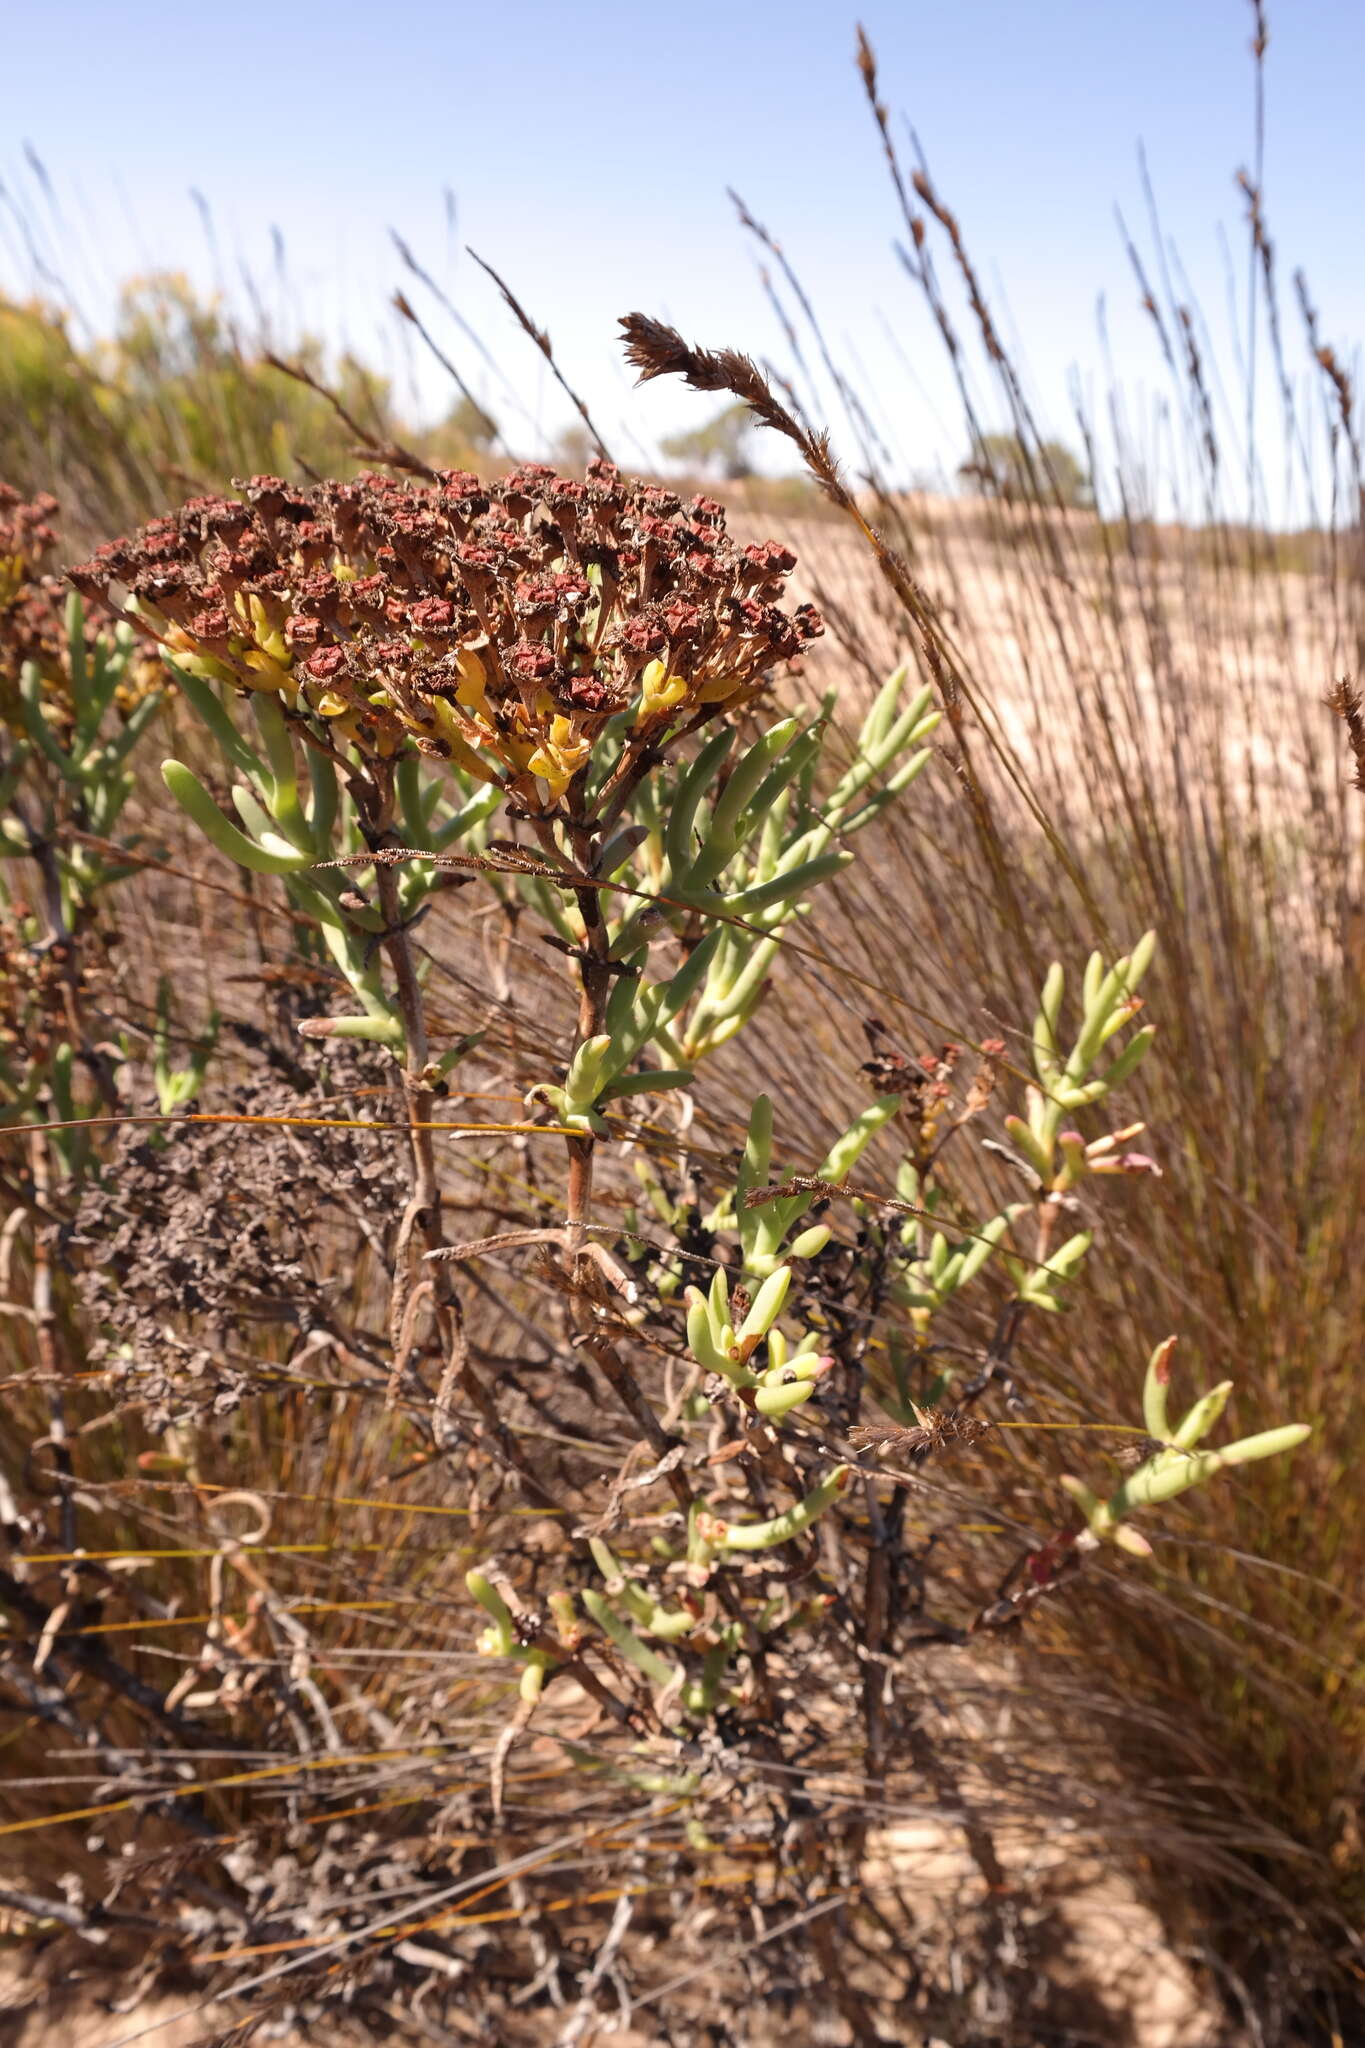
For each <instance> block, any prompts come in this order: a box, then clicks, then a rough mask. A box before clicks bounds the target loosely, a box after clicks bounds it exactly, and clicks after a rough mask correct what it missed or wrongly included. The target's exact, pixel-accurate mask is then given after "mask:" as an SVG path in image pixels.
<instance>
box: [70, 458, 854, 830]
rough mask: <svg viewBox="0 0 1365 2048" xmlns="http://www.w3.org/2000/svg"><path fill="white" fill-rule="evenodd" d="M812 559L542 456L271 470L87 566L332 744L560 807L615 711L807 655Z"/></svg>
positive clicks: (120, 598)
mask: <svg viewBox="0 0 1365 2048" xmlns="http://www.w3.org/2000/svg"><path fill="white" fill-rule="evenodd" d="M795 559H796V558H795V556H794V555H792V554H791V553H790V552H789V551H788V550H787V549H786V548H784V547H781V546H780V545H778V544H777V543H774V542H768V543H766V544H762V545H755V546H748V547H740V546H738V545H737V544H736V543H735V542H734V541H732V540H731V539H730V537H729V535H728V534H727V532H726V526H725V514H724V512H723V510H722V508H721V507H720V506H719V505H718V504H716V503H714V502H713V501H712V500H710V499H707V498H702V497H698V498H694V499H693V500H692V501H691V503H690V504H688V505H686V506H684V505H683V503H682V502H681V500H680V499H679V498H678V497H677V496H676V495H675V494H674V493H673V492H671V491H668V490H663V489H661V488H659V487H658V486H656V485H652V484H641V483H636V482H633V481H630V480H629V479H627V478H624V477H622V476H621V475H620V473H619V472H618V471H617V470H616V469H615V468H614V467H613V466H612V465H611V464H610V463H607V462H603V461H597V462H593V463H591V464H590V465H589V467H588V471H587V475H586V480H585V481H583V482H578V481H575V480H574V479H571V478H568V477H561V476H558V475H556V473H555V471H554V470H552V469H549V468H547V467H545V466H544V465H541V464H529V465H526V466H524V467H523V468H521V469H518V470H514V471H513V472H512V473H511V474H510V475H509V476H505V477H502V478H500V479H498V480H496V481H492V482H488V483H481V482H480V481H479V479H478V478H477V477H474V476H471V475H469V474H468V473H467V472H465V471H461V470H449V471H446V472H444V473H442V474H441V475H440V476H439V477H438V478H437V480H436V482H435V483H433V484H431V485H423V486H420V487H418V486H413V485H410V484H407V483H399V482H396V481H395V480H393V479H391V478H389V477H385V476H378V475H365V476H361V477H359V478H357V479H356V481H355V482H354V483H324V484H320V485H317V486H316V487H314V488H310V489H305V490H298V489H295V488H293V487H292V486H291V485H288V484H285V483H282V482H281V481H280V480H279V479H278V478H274V477H256V478H253V479H252V481H251V482H250V483H248V484H246V485H245V486H244V487H243V496H242V500H241V501H240V502H239V501H238V500H237V499H234V498H201V499H196V500H194V501H193V502H192V503H190V504H188V505H185V506H183V507H182V508H181V510H180V511H179V512H178V513H176V514H175V515H174V516H172V517H170V518H166V519H159V520H155V521H153V522H152V524H151V525H149V526H147V527H144V528H143V530H142V531H141V532H140V533H139V534H137V535H136V536H135V537H134V538H132V539H131V540H126V541H118V542H114V543H111V544H110V545H109V546H107V547H105V548H102V549H101V550H100V551H99V552H98V553H97V554H96V555H95V557H94V558H93V560H91V561H90V562H88V563H85V564H84V565H83V566H82V567H81V568H79V569H77V570H75V571H73V572H72V580H73V581H74V582H75V583H76V586H77V588H78V589H79V590H81V592H82V593H83V594H86V595H88V596H91V597H94V598H98V599H101V600H104V599H111V598H112V599H113V600H114V601H117V602H120V603H121V604H122V605H123V606H124V607H125V615H126V616H131V617H133V618H134V619H135V620H136V621H137V622H138V623H139V625H140V626H141V627H142V629H143V630H144V631H146V632H149V633H151V634H152V635H153V636H154V637H155V638H156V639H157V640H159V641H160V642H161V643H162V645H163V646H164V647H165V649H166V651H167V653H168V654H169V655H170V657H171V658H172V660H173V661H175V662H176V663H177V665H179V666H181V667H182V668H187V669H190V670H192V671H193V672H195V673H197V674H199V675H201V676H206V677H211V678H213V679H214V680H216V681H218V682H222V683H229V684H233V685H236V686H238V687H239V688H243V689H248V690H270V691H275V692H278V694H279V695H280V697H281V698H282V699H283V700H284V702H285V704H286V705H287V706H288V707H290V708H291V709H292V710H294V711H295V712H296V713H297V714H300V715H304V716H306V717H307V718H308V719H309V721H310V723H311V724H312V726H313V729H314V734H315V736H317V737H321V738H323V739H324V740H333V739H334V740H335V741H337V742H340V743H344V744H347V745H351V746H355V747H357V748H358V749H359V750H360V751H361V753H362V754H364V755H366V756H367V757H369V758H371V759H376V758H377V759H381V760H382V759H385V758H389V757H391V756H393V755H394V754H395V753H396V752H397V751H398V750H399V749H400V748H401V747H402V746H403V744H404V742H405V740H406V739H407V738H408V737H411V738H412V739H414V740H415V741H416V742H417V744H418V746H419V747H421V749H422V750H423V751H424V752H425V753H428V754H431V755H435V756H438V757H442V758H445V759H453V760H455V761H456V762H457V763H458V764H459V765H460V766H461V767H463V768H464V769H466V770H467V771H468V772H469V773H471V774H473V775H476V776H477V777H479V778H480V779H481V780H483V781H485V782H503V783H504V784H505V785H506V786H507V787H508V788H509V789H510V790H511V791H512V792H513V793H514V794H515V795H516V796H517V797H518V798H519V800H520V801H521V802H523V803H524V804H526V805H527V806H528V807H530V808H532V809H535V810H543V809H544V808H545V807H546V804H547V802H548V803H551V804H552V803H554V802H556V801H557V800H558V799H559V798H560V797H561V796H562V795H563V793H564V791H565V790H566V788H567V787H568V785H569V784H570V782H571V781H572V780H573V778H574V776H575V775H576V774H577V773H578V772H579V770H580V769H582V768H584V767H585V766H586V764H587V763H588V761H589V758H590V756H591V753H592V749H593V742H594V740H595V739H596V737H597V735H598V734H599V733H600V732H601V730H602V729H603V727H604V726H605V725H606V724H607V722H608V721H609V720H610V719H611V718H612V717H613V716H614V715H616V714H618V713H621V712H624V711H626V710H628V709H630V708H631V707H634V713H635V715H634V721H633V723H634V728H635V730H636V731H637V732H639V731H649V730H654V729H658V730H661V729H662V728H663V727H665V726H667V725H669V724H671V723H672V722H673V721H674V720H676V719H677V718H678V716H679V715H680V714H683V713H685V712H686V711H687V710H690V709H691V708H693V707H694V706H699V705H706V704H714V703H717V702H721V701H730V700H731V699H733V698H735V697H737V696H738V695H739V693H741V692H742V691H744V690H746V689H748V688H750V687H752V686H753V685H754V684H755V683H757V682H759V681H760V680H761V679H762V678H763V677H764V676H765V675H766V674H767V673H768V672H769V671H770V670H771V669H772V668H773V667H774V666H776V665H777V664H780V663H783V662H788V661H790V660H792V659H793V658H794V657H795V656H797V655H798V654H799V653H800V652H801V649H802V648H803V647H804V646H805V644H806V642H807V641H808V640H810V639H811V638H812V637H814V635H815V634H817V633H818V632H820V630H821V622H820V619H819V616H818V614H817V613H816V612H815V611H814V609H813V608H812V607H811V606H809V605H803V606H800V607H798V608H797V609H796V611H795V612H793V613H788V612H785V611H783V610H782V609H781V607H780V605H779V603H778V600H779V599H780V598H781V596H782V594H783V591H784V588H785V585H786V581H787V578H788V577H789V575H790V573H791V571H792V569H793V568H794V567H795Z"/></svg>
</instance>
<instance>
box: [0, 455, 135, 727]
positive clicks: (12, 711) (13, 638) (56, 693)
mask: <svg viewBox="0 0 1365 2048" xmlns="http://www.w3.org/2000/svg"><path fill="white" fill-rule="evenodd" d="M57 509H58V508H57V500H56V499H55V498H52V497H49V496H47V495H46V494H44V495H42V496H41V497H37V498H24V497H23V496H22V495H21V493H20V492H18V491H16V490H15V489H14V488H13V486H12V485H10V484H4V483H0V725H7V726H10V727H11V728H12V729H14V730H16V731H17V730H20V729H21V726H22V720H21V717H20V710H19V694H18V693H19V681H20V677H21V676H22V674H23V671H24V669H25V668H26V666H27V665H28V664H29V663H30V662H32V663H33V665H34V666H35V667H36V669H37V671H38V674H39V676H40V678H41V680H42V692H43V699H44V703H45V708H46V714H47V716H48V718H49V720H50V722H51V723H52V724H53V725H55V726H56V727H57V728H58V730H59V731H65V730H66V729H67V728H68V727H69V726H70V724H71V721H72V718H73V715H74V706H73V704H72V700H71V676H70V660H71V650H70V644H69V640H68V636H67V624H66V606H67V599H68V597H69V596H70V591H69V589H68V586H67V584H66V582H65V581H64V579H63V578H62V577H60V576H56V575H52V574H50V573H45V572H46V571H47V570H48V569H49V566H50V564H51V562H52V560H53V558H54V556H55V552H56V546H57V534H56V529H55V527H54V525H53V521H54V519H55V518H56V515H57ZM113 624H114V620H113V617H112V615H111V614H110V613H109V612H108V611H107V609H106V608H105V607H104V606H103V605H101V604H90V605H88V606H87V608H86V614H85V638H86V644H87V648H88V647H89V644H90V642H91V641H93V640H94V639H95V638H96V637H97V636H98V635H99V634H101V633H107V632H108V631H109V630H110V629H111V628H112V626H113ZM150 666H151V665H150V664H148V667H149V668H150ZM156 666H158V667H159V664H156ZM150 680H151V679H150V677H149V676H148V675H146V674H144V673H143V671H142V670H141V669H135V670H134V671H133V672H131V673H129V674H127V675H126V676H125V678H124V682H123V684H122V685H121V686H120V690H119V692H118V694H117V696H116V698H115V708H116V709H117V710H120V711H124V712H126V711H128V710H129V709H131V708H132V705H133V704H134V703H136V702H137V701H138V700H139V699H140V697H141V696H143V695H144V694H145V692H146V689H147V687H148V686H149V681H150Z"/></svg>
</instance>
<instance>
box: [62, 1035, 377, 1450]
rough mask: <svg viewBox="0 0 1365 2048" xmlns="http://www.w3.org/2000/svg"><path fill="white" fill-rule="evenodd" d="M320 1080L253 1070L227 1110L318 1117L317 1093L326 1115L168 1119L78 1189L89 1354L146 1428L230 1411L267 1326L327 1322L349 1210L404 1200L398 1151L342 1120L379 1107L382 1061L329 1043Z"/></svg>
mask: <svg viewBox="0 0 1365 2048" xmlns="http://www.w3.org/2000/svg"><path fill="white" fill-rule="evenodd" d="M325 1074H326V1088H325V1091H324V1090H323V1088H322V1087H321V1086H319V1087H317V1089H316V1091H315V1090H314V1088H313V1087H312V1086H310V1083H309V1077H308V1076H307V1075H304V1074H300V1075H299V1076H298V1077H297V1081H296V1082H295V1083H290V1082H287V1081H283V1080H280V1079H278V1078H276V1077H274V1076H273V1075H272V1074H270V1073H266V1072H261V1071H258V1072H257V1073H256V1074H255V1075H254V1076H253V1077H252V1078H251V1079H250V1080H249V1081H247V1082H246V1083H244V1084H243V1085H242V1086H241V1087H240V1088H238V1089H237V1090H236V1091H235V1094H234V1097H233V1098H232V1100H231V1101H230V1102H229V1103H228V1104H227V1105H225V1107H226V1108H227V1109H228V1111H229V1113H232V1112H235V1113H236V1114H238V1115H240V1116H241V1117H243V1118H244V1119H249V1118H252V1117H287V1116H291V1115H293V1116H301V1115H310V1114H311V1115H314V1116H316V1114H317V1104H316V1094H323V1093H324V1092H325V1100H326V1105H327V1106H326V1108H325V1109H324V1110H323V1112H322V1118H321V1120H320V1121H318V1122H314V1123H310V1124H307V1125H301V1126H299V1127H291V1126H288V1125H281V1124H276V1125H272V1126H263V1125H260V1124H252V1123H250V1122H243V1123H240V1124H236V1123H232V1122H225V1123H222V1124H210V1125H187V1124H183V1123H181V1124H176V1123H172V1124H169V1125H167V1127H166V1128H165V1130H164V1131H163V1132H162V1133H161V1134H160V1135H159V1136H158V1137H156V1138H155V1139H151V1138H149V1137H148V1135H147V1133H146V1131H145V1130H144V1129H143V1128H142V1127H141V1126H140V1125H136V1124H130V1125H126V1126H124V1127H123V1128H122V1129H120V1131H119V1133H118V1138H117V1141H116V1143H115V1145H114V1148H113V1155H112V1158H111V1160H110V1162H109V1164H108V1167H107V1170H106V1172H105V1173H104V1175H103V1176H102V1177H101V1178H100V1179H98V1180H92V1181H91V1182H89V1183H88V1184H87V1186H86V1187H85V1189H84V1191H83V1193H82V1196H81V1202H80V1207H79V1210H78V1212H77V1215H76V1220H75V1224H74V1227H73V1228H72V1229H71V1231H70V1232H69V1234H68V1237H67V1240H66V1247H67V1251H68V1254H69V1255H71V1257H72V1258H73V1262H74V1264H75V1266H76V1268H77V1278H76V1288H77V1292H78V1294H79V1297H80V1299H81V1302H82V1304H83V1306H84V1308H85V1310H86V1313H87V1314H88V1315H89V1317H90V1319H91V1321H92V1323H93V1325H94V1327H95V1329H96V1331H97V1332H98V1335H97V1336H96V1337H95V1339H94V1341H93V1343H92V1345H91V1348H90V1351H89V1357H90V1359H91V1361H92V1363H107V1364H108V1365H109V1366H110V1368H111V1369H112V1371H113V1372H114V1373H115V1375H116V1376H117V1377H118V1378H119V1379H121V1380H122V1381H123V1382H124V1383H125V1384H126V1386H127V1387H128V1389H129V1390H130V1392H131V1393H132V1394H133V1396H134V1397H135V1398H137V1399H139V1400H141V1401H144V1402H146V1403H147V1404H148V1405H147V1409H146V1413H147V1416H148V1418H149V1420H150V1422H151V1424H152V1426H153V1427H154V1428H162V1427H165V1426H166V1424H167V1423H169V1422H170V1421H172V1420H174V1419H177V1418H180V1419H188V1418H189V1417H191V1416H194V1415H196V1414H204V1413H207V1414H219V1415H222V1414H226V1413H228V1412H230V1410H231V1409H233V1408H234V1407H236V1406H237V1405H238V1403H239V1402H240V1401H241V1399H242V1398H243V1397H244V1395H245V1394H247V1393H248V1392H249V1391H250V1390H251V1388H252V1386H253V1384H254V1382H253V1377H252V1372H251V1370H250V1367H251V1362H252V1360H253V1358H258V1359H259V1358H261V1357H262V1354H263V1351H265V1350H267V1349H268V1347H267V1346H266V1344H265V1338H264V1333H265V1332H267V1331H269V1330H272V1329H273V1330H275V1331H277V1332H279V1331H283V1332H297V1333H299V1334H301V1335H303V1336H306V1335H307V1334H308V1333H309V1332H310V1331H311V1330H314V1329H317V1328H325V1327H327V1326H328V1319H329V1312H330V1309H331V1307H332V1305H333V1303H334V1301H335V1297H336V1293H337V1287H336V1282H335V1280H333V1279H330V1278H329V1277H328V1276H329V1274H331V1273H334V1272H335V1271H337V1270H348V1269H350V1270H353V1269H354V1264H355V1260H356V1258H357V1257H358V1255H359V1252H358V1246H359V1242H360V1241H361V1235H362V1234H361V1232H360V1226H359V1225H358V1224H357V1222H356V1217H357V1215H358V1214H359V1213H361V1212H362V1211H363V1212H364V1213H366V1214H373V1215H380V1216H382V1215H384V1214H386V1213H388V1214H396V1213H398V1211H399V1210H400V1208H401V1203H402V1192H401V1190H402V1176H401V1170H400V1168H399V1166H398V1163H397V1161H396V1160H395V1158H394V1155H393V1153H392V1151H391V1150H389V1149H387V1148H386V1147H385V1146H384V1145H383V1143H382V1142H381V1141H378V1140H376V1138H375V1137H373V1136H371V1135H369V1134H368V1133H366V1132H364V1131H361V1130H358V1129H351V1128H347V1127H346V1124H345V1119H346V1118H348V1117H357V1116H358V1117H365V1116H374V1115H375V1113H376V1111H375V1103H374V1099H373V1098H374V1095H375V1093H376V1091H377V1090H382V1088H383V1087H384V1086H386V1085H388V1084H389V1083H390V1082H391V1074H390V1071H389V1070H388V1069H387V1068H386V1067H385V1066H384V1065H383V1064H382V1063H381V1062H380V1061H378V1060H376V1059H375V1057H374V1056H373V1055H372V1054H370V1053H369V1052H368V1051H367V1049H365V1048H363V1047H352V1046H346V1045H337V1046H335V1047H332V1048H329V1050H328V1053H327V1059H326V1066H325ZM319 1078H320V1077H319ZM380 1114H381V1115H382V1110H381V1111H380ZM329 1118H335V1119H336V1122H335V1123H332V1122H330V1121H328V1119H329ZM338 1260H339V1264H333V1262H334V1261H338ZM244 1330H250V1332H251V1335H250V1336H248V1337H245V1338H244V1337H243V1334H242V1333H243V1331H244Z"/></svg>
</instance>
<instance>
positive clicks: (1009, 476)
mask: <svg viewBox="0 0 1365 2048" xmlns="http://www.w3.org/2000/svg"><path fill="white" fill-rule="evenodd" d="M957 473H958V476H959V477H960V478H961V479H962V481H963V482H964V483H966V484H968V485H969V486H971V487H973V488H974V489H976V490H978V491H980V492H981V493H982V494H983V495H984V496H986V497H988V498H999V499H1001V500H1002V501H1003V502H1004V503H1005V504H1007V505H1018V504H1029V503H1034V504H1047V503H1049V502H1050V503H1052V504H1058V503H1060V504H1062V505H1064V506H1065V507H1066V509H1067V510H1068V511H1071V512H1076V511H1083V510H1089V509H1090V507H1092V506H1093V505H1094V502H1095V493H1094V489H1093V487H1092V485H1091V482H1090V478H1089V477H1088V476H1087V475H1086V473H1085V471H1084V470H1083V469H1082V468H1081V465H1080V463H1079V462H1078V461H1077V460H1076V457H1075V456H1074V455H1073V454H1072V452H1071V450H1070V449H1069V448H1068V447H1067V445H1066V443H1065V442H1064V441H1044V442H1042V443H1041V445H1040V446H1039V447H1037V448H1030V447H1029V446H1028V445H1027V443H1026V442H1025V441H1024V440H1023V439H1022V437H1021V436H1020V435H1018V434H981V435H978V436H977V438H976V440H975V441H974V442H973V443H972V452H971V454H970V455H969V456H968V457H967V460H966V461H965V462H964V463H962V464H961V465H960V466H959V468H958V472H957Z"/></svg>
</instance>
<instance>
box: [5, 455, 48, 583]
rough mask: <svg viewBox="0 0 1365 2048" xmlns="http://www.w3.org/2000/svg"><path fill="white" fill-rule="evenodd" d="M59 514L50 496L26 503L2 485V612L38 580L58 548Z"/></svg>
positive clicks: (29, 500) (45, 494) (16, 493)
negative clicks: (36, 578) (29, 585)
mask: <svg viewBox="0 0 1365 2048" xmlns="http://www.w3.org/2000/svg"><path fill="white" fill-rule="evenodd" d="M56 514H57V500H56V499H55V498H53V497H50V496H48V494H47V493H46V492H44V493H43V494H42V496H41V497H37V498H30V499H26V498H24V497H23V496H22V495H21V493H20V492H18V491H16V490H15V488H14V486H13V485H12V484H5V483H0V611H2V610H4V609H6V608H7V607H8V606H9V605H11V604H13V602H14V600H15V598H16V597H18V595H19V593H20V591H21V590H22V589H23V588H24V586H25V584H28V583H31V582H32V581H33V580H34V578H35V577H36V576H37V575H38V574H39V573H40V571H41V569H42V565H43V563H44V562H45V561H46V560H47V558H48V556H49V555H50V554H51V552H52V550H53V548H54V547H55V546H56V542H57V530H56V528H55V527H54V526H53V524H52V521H53V520H54V518H55V517H56Z"/></svg>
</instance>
